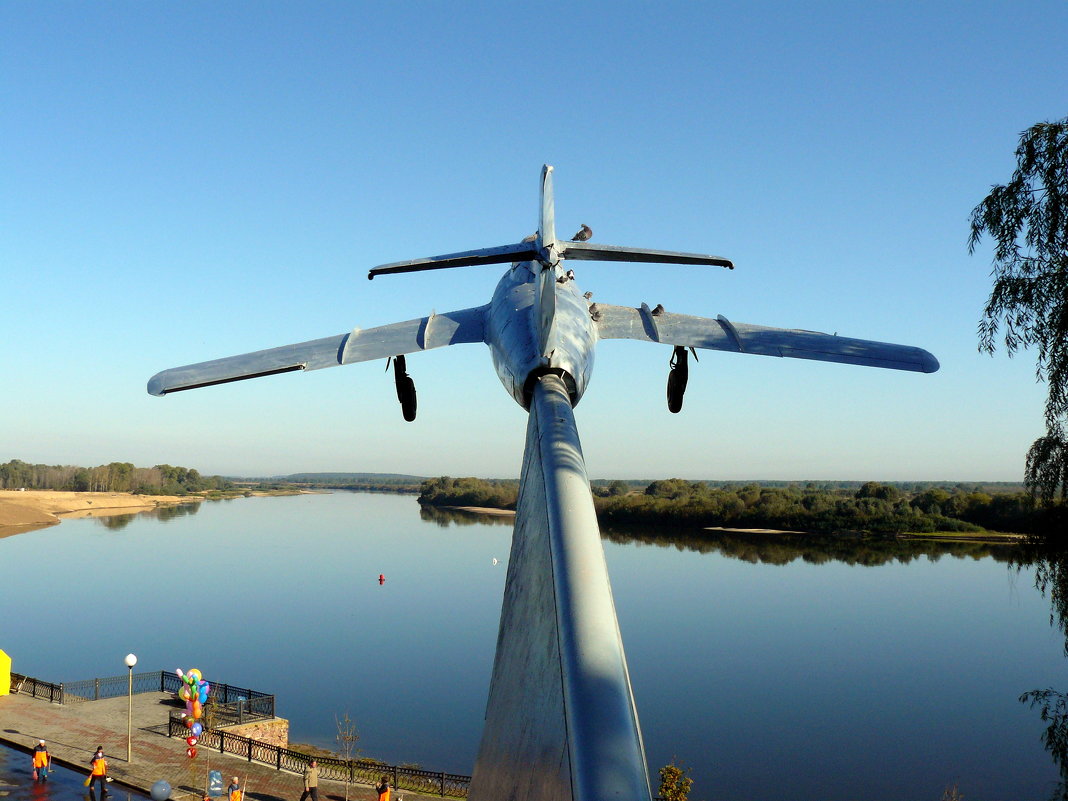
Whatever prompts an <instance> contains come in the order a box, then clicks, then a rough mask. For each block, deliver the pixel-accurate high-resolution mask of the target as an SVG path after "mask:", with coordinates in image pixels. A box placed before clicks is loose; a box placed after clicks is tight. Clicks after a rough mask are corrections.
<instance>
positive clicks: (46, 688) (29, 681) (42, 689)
mask: <svg viewBox="0 0 1068 801" xmlns="http://www.w3.org/2000/svg"><path fill="white" fill-rule="evenodd" d="M11 692H13V693H22V694H24V695H31V696H33V697H34V698H47V699H48V700H49V701H51V702H53V703H62V699H63V685H62V684H53V683H52V682H50V681H41V680H40V679H35V678H33V677H31V676H23V675H22V674H21V673H12V674H11Z"/></svg>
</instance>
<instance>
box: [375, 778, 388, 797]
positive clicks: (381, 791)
mask: <svg viewBox="0 0 1068 801" xmlns="http://www.w3.org/2000/svg"><path fill="white" fill-rule="evenodd" d="M375 792H377V793H378V801H389V776H383V777H382V781H380V782H379V783H378V784H376V785H375Z"/></svg>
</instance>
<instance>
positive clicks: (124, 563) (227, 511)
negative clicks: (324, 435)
mask: <svg viewBox="0 0 1068 801" xmlns="http://www.w3.org/2000/svg"><path fill="white" fill-rule="evenodd" d="M192 509H194V510H196V511H195V513H188V514H177V515H175V516H173V517H171V518H170V519H161V518H158V517H149V516H138V517H133V518H111V519H109V520H72V521H67V522H64V523H63V524H61V525H59V526H56V527H52V528H50V529H45V530H41V531H36V532H30V533H26V534H20V535H17V536H13V537H8V538H5V539H0V592H2V597H3V599H4V601H5V604H4V606H5V610H4V615H3V617H2V618H0V621H2V622H0V648H3V649H4V650H6V651H7V652H8V653H9V654H10V655H11V656H12V658H13V660H14V669H15V670H17V671H18V672H21V673H27V674H31V675H35V676H37V677H39V678H43V679H47V680H53V681H70V680H75V679H82V678H90V677H93V676H108V675H119V674H121V673H123V672H124V670H125V668H124V666H123V663H122V658H123V656H125V654H127V653H129V652H130V651H133V652H134V653H136V654H137V656H138V659H139V665H138V666H139V667H141V666H144V668H145V669H146V670H152V669H161V668H162V669H166V670H173V669H174V668H178V667H181V668H183V669H188V668H193V667H197V668H200V670H201V671H202V672H203V673H204V676H205V678H207V679H208V680H209V681H212V680H219V681H226V682H229V683H231V684H238V685H246V686H249V687H252V688H254V689H258V690H264V691H267V692H273V693H275V694H276V695H277V696H278V704H279V707H278V710H279V714H280V715H282V716H283V717H287V718H289V719H290V723H291V739H292V740H294V741H297V742H310V743H315V744H317V745H321V746H324V747H331V746H332V744H333V738H334V735H335V731H336V730H335V726H334V715H335V714H341V713H345V712H348V713H349V714H350V715H351V716H352V717H353V718H354V719H355V720H356V721H357V723H358V725H359V730H360V734H361V738H362V739H361V742H360V746H361V747H362V752H363V754H364V755H367V756H373V757H376V758H379V759H383V760H385V761H388V762H415V763H419V764H421V765H422V766H423V767H426V768H429V769H433V770H447V771H452V772H457V773H470V771H471V769H472V767H473V764H474V759H475V755H476V752H477V748H478V740H479V736H480V733H481V723H482V716H483V713H484V708H485V700H486V692H487V689H488V685H489V677H490V671H491V669H492V662H493V650H494V647H495V644H496V636H497V621H498V617H499V614H500V602H501V595H502V591H503V586H504V578H505V572H506V569H507V558H508V551H509V543H510V538H511V526H510V521H506V523H507V524H506V525H501V524H499V523H494V522H492V521H487V522H483V520H484V519H483V518H480V519H479V520H478V521H477V522H472V521H471V520H467V519H464V523H463V524H459V523H457V522H455V520H451V519H449V518H447V517H442V518H439V519H437V520H435V519H423V517H421V515H420V510H419V507H418V505H417V504H416V502H415V500H414V499H413V498H411V497H405V496H395V495H373V494H362V493H337V494H333V495H316V496H298V497H281V498H257V499H240V500H235V501H227V502H216V503H204V504H201V505H200V506H199V508H197V507H192ZM613 536H614V535H613ZM615 540H616V541H609V540H606V541H605V552H606V556H607V559H608V565H609V572H610V574H611V577H612V587H613V593H614V596H615V600H616V606H617V611H618V614H619V620H620V627H621V629H622V633H623V639H624V643H625V646H626V650H627V657H628V662H629V666H630V672H631V679H632V682H633V685H634V693H635V697H636V699H637V704H638V711H639V715H640V717H641V721H642V728H643V733H644V735H645V742H646V750H647V755H648V757H649V762H650V764H651V765H652V766H653V770H654V773H655V769H656V768H657V767H659V766H660V765H663V764H665V763H667V762H668V761H670V760H671V759H672V757H673V756H677V757H678V759H679V761H680V762H681V763H683V764H685V765H689V766H691V768H692V775H693V777H694V778H695V780H696V785H695V788H694V792H693V793H692V794H691V797H692V798H694V799H695V800H696V799H717V801H719V800H721V799H722V800H733V799H739V800H740V799H748V800H749V801H759V799H781V798H784V797H785V798H791V799H798V800H799V801H804V800H805V799H811V800H812V801H816V799H820V800H830V801H833V800H834V799H842V801H845V800H846V799H857V798H865V799H934V800H935V801H937V799H939V798H940V797H941V794H942V791H943V790H944V789H945V788H946V786H947V785H950V784H954V783H956V784H959V786H960V789H961V791H962V792H963V793H964V794H965V796H967V797H968V798H969V799H972V800H973V801H996V799H1005V800H1006V801H1008V800H1009V799H1037V798H1043V797H1046V796H1047V795H1048V793H1049V791H1050V789H1051V788H1052V787H1053V785H1054V784H1055V780H1056V775H1057V772H1056V770H1055V767H1054V765H1053V763H1052V762H1051V760H1050V758H1049V756H1048V755H1047V754H1046V752H1045V751H1044V750H1043V748H1042V743H1041V739H1040V738H1041V734H1042V731H1043V728H1044V727H1043V724H1042V722H1041V720H1039V718H1038V714H1037V712H1035V711H1034V710H1030V709H1028V708H1027V707H1025V706H1023V705H1021V704H1020V703H1019V702H1018V701H1017V698H1018V696H1019V695H1020V694H1021V693H1023V692H1025V691H1027V690H1030V689H1035V688H1044V687H1047V686H1054V687H1058V688H1060V689H1064V688H1065V685H1068V678H1066V676H1065V669H1064V660H1063V657H1062V650H1063V647H1064V641H1063V638H1062V637H1061V636H1060V635H1058V633H1057V632H1056V631H1054V630H1053V629H1052V628H1051V627H1050V626H1049V603H1048V601H1047V600H1045V599H1044V598H1043V597H1042V596H1041V595H1040V593H1039V592H1038V591H1037V590H1035V589H1034V587H1033V575H1032V574H1031V572H1030V571H1029V570H1026V569H1025V570H1022V571H1019V572H1017V571H1015V570H1014V569H1010V568H1009V567H1008V566H1007V564H1006V563H1005V562H1004V561H999V560H998V559H996V558H994V557H992V556H990V555H983V556H979V557H975V556H967V557H964V558H961V557H957V556H952V555H941V556H938V555H917V556H914V557H900V556H899V557H896V558H891V559H889V560H887V559H886V557H885V556H884V555H880V554H878V553H875V554H873V553H871V552H859V553H848V552H847V553H839V554H837V555H836V557H829V556H828V555H827V554H826V553H818V552H810V553H807V554H801V553H799V552H796V551H791V550H790V548H789V547H784V546H781V545H775V544H771V545H769V544H768V543H767V541H765V542H764V543H761V542H759V541H756V542H754V541H748V542H747V541H737V540H725V541H723V542H721V543H719V544H717V545H715V546H711V547H710V546H708V545H705V546H702V547H703V549H704V551H705V552H700V551H698V550H693V549H692V547H691V546H689V545H687V544H686V543H678V544H667V545H665V544H663V543H661V544H651V543H646V542H641V541H639V540H635V539H631V538H630V537H629V536H627V535H620V536H615ZM495 558H496V559H497V560H498V564H496V565H494V564H493V560H494V559H495ZM379 574H384V575H385V577H386V582H385V584H382V585H380V584H379V582H378V576H379Z"/></svg>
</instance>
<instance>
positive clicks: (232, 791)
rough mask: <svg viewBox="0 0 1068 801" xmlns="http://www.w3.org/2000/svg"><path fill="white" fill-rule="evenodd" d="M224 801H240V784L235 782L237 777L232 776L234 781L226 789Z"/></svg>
mask: <svg viewBox="0 0 1068 801" xmlns="http://www.w3.org/2000/svg"><path fill="white" fill-rule="evenodd" d="M226 799H227V801H241V782H239V781H238V780H237V776H234V780H233V781H232V782H230V786H229V787H227V788H226Z"/></svg>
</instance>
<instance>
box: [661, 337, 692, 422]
mask: <svg viewBox="0 0 1068 801" xmlns="http://www.w3.org/2000/svg"><path fill="white" fill-rule="evenodd" d="M689 356H690V354H689V353H687V352H686V348H684V347H682V346H681V345H676V346H675V350H674V352H673V353H672V354H671V361H669V362H668V364H669V365H671V370H670V371H669V372H668V381H667V404H668V411H669V412H671V413H672V414H678V413H679V412H681V411H682V396H683V395H685V394H686V382H687V381H688V380H689V378H690V367H689V364H688V363H687V360H688V359H689ZM694 358H695V359H696V358H697V354H696V353H695V354H694Z"/></svg>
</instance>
